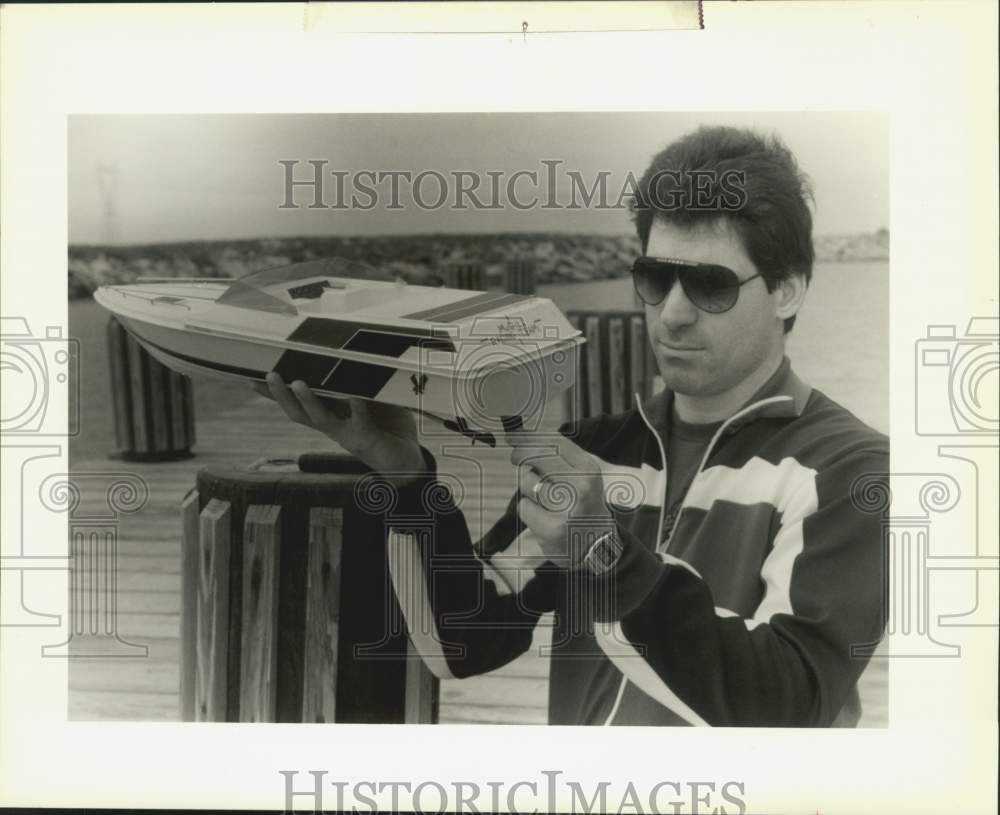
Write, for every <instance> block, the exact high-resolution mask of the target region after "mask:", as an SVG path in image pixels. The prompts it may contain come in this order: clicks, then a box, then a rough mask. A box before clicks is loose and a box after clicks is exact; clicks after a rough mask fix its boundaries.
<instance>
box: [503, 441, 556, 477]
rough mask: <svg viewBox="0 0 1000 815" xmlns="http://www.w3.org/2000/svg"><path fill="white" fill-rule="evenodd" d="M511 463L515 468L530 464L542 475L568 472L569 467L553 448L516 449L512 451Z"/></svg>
mask: <svg viewBox="0 0 1000 815" xmlns="http://www.w3.org/2000/svg"><path fill="white" fill-rule="evenodd" d="M510 463H511V464H513V465H514V466H515V467H519V466H521V465H522V464H530V465H531V466H532V467H534V468H535V470H537V471H538V472H539V473H541V474H542V475H551V474H553V473H564V472H566V470H567V469H568V468H567V465H566V462H565V461H563V460H562V459H561V458H560V457H559V456H557V455H556V453H555V450H553V449H552V447H551V446H547V447H515V448H514V449H513V450H511V451H510Z"/></svg>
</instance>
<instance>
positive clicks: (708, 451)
mask: <svg viewBox="0 0 1000 815" xmlns="http://www.w3.org/2000/svg"><path fill="white" fill-rule="evenodd" d="M633 397H634V398H635V406H636V408H637V409H638V411H639V415H640V416H641V417H642V421H643V422H644V423H645V425H646V427H647V428H648V430H649V432H650V433H652V434H653V438H655V439H656V446H657V447H658V448H659V450H660V465H661V466H662V467H663V497H662V500H661V501H660V520H659V522H658V523H657V525H656V538H657V540H656V541H655V545H654V549H653V551H654V552H656V553H657V554H659V553H660V552H666V550H667V547H668V546H669V545H670V541H671V540H672V539H673V537H674V531H675V530H676V529H677V522H678V521H679V520H680V518H681V515H682V514H683V512H684V508H685V506H686V505H687V497H688V495H689V494H690V492H691V485H693V484H694V482H695V481H696V480H697V479H698V476H699V475H701V473H702V470H704V469H705V465H706V464H707V463H708V459H709V456H711V455H712V452H713V450H714V449H715V445H716V444H718V442H719V439H720V438H722V434H723V433H725V432H726V429H727V428H729V426H730V425H732V423H733V422H735V421H736V420H737V419H740V418H742V417H744V416H746V415H748V414H750V413H753V412H754V411H755V410H758V409H759V408H761V407H763V406H764V405H770V404H777V403H778V402H789V401H792V397H791V396H770V397H768V398H767V399H760V400H758V401H756V402H753V403H752V404H749V405H746V406H745V407H743V408H741V409H740V410H738V411H736V413H734V414H733V415H732V416H730V417H729V418H728V419H726V420H725V421H724V422H723V423H722V424H721V425H719V429H718V430H716V431H715V433H714V434H713V436H712V438H711V440H710V441H709V442H708V446H707V447H706V448H705V453H704V455H702V457H701V462H700V463H699V464H698V470H697V471H696V472H695V474H694V477H693V478H692V479H691V485H689V486H688V489H687V492H685V493H684V498H682V499H681V505H680V507H679V508H678V510H677V515H676V516H674V520H673V522H672V523H671V524H670V531H669V532H668V533H667V535H666V537H664V538H663V540H662V541H660V539H659V538H660V532H661V530H662V529H663V518H664V513H665V512H666V509H667V450H666V446H665V445H664V444H663V439H662V438H660V434H659V433H658V432H657V430H656V428H654V427H653V424H652V422H650V421H649V418H648V417H647V416H646V411H645V410H643V408H642V400H641V399H640V398H639V394H638V393H634V394H633ZM627 684H628V677H626V676H625V674H622V681H621V685H619V686H618V693H617V695H616V696H615V702H614V704H613V705H612V706H611V712H610V713H609V714H608V717H607V718H606V719H605V720H604V726H605V727H607V726H608V725H610V724H611V722H612V720H613V719H614V718H615V715H616V714H617V713H618V708H619V707H620V706H621V702H622V698H623V697H624V696H625V686H626V685H627Z"/></svg>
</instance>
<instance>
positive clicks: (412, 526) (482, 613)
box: [386, 449, 555, 679]
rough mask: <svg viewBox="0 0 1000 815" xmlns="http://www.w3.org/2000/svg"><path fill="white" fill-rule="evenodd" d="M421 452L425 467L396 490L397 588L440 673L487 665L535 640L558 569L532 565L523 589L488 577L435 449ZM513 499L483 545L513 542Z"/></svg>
mask: <svg viewBox="0 0 1000 815" xmlns="http://www.w3.org/2000/svg"><path fill="white" fill-rule="evenodd" d="M423 454H424V460H425V463H426V464H427V467H428V472H427V475H426V476H424V477H422V478H420V479H418V480H416V481H414V482H411V483H410V484H407V485H406V486H404V487H401V488H399V489H398V490H396V502H395V506H394V507H393V508H392V511H391V514H390V515H389V516H388V518H387V521H386V526H387V535H386V544H387V546H388V562H389V575H390V578H391V581H392V586H393V590H394V591H395V594H396V598H397V600H398V601H399V606H400V608H401V609H402V612H403V616H404V618H405V620H406V627H407V630H408V632H409V635H410V639H411V641H412V642H413V645H414V647H415V648H416V649H417V651H418V653H419V654H420V656H421V657H422V658H423V660H424V662H425V663H426V664H427V665H428V667H429V668H430V669H431V670H432V671H433V672H434V673H435V674H436V675H437V676H438V677H440V678H442V679H452V678H461V677H467V676H472V675H474V674H479V673H485V672H487V671H491V670H494V669H496V668H499V667H500V666H502V665H504V664H506V663H508V662H510V661H511V660H513V659H515V658H516V657H518V656H520V655H521V654H523V653H524V652H525V651H527V650H528V648H529V647H530V646H531V639H532V633H533V631H534V627H535V624H536V623H537V622H538V618H539V617H540V616H541V614H543V613H545V612H546V611H551V610H552V609H553V607H554V602H553V599H552V598H553V595H554V585H555V584H554V580H555V574H554V572H553V571H552V570H545V569H542V570H539V572H538V573H537V574H536V573H534V572H532V576H531V577H530V579H528V580H527V582H526V583H525V584H524V585H523V586H520V587H519V590H518V591H510V590H509V589H507V587H506V585H505V584H504V581H503V580H502V579H500V578H499V577H497V576H494V577H493V578H488V577H487V574H488V573H489V574H492V570H491V569H490V568H489V566H488V564H487V562H486V561H484V560H482V559H480V557H479V556H478V555H477V553H476V551H475V549H474V547H473V545H472V541H471V539H470V536H469V529H468V525H467V524H466V521H465V518H464V516H463V515H462V513H461V511H460V510H459V509H458V508H456V507H455V504H454V501H453V498H452V496H451V493H450V490H449V489H448V487H447V485H446V484H444V483H443V482H442V481H439V480H438V479H437V477H436V475H437V465H436V462H435V460H434V457H433V456H432V455H431V454H430V453H429V452H428V451H427V450H426V449H425V450H423ZM515 506H516V501H515V500H512V501H511V504H510V506H508V509H507V512H506V513H505V515H504V516H503V517H502V518H501V519H500V520H499V521H497V523H496V524H495V525H494V526H493V528H492V529H491V530H490V532H489V533H488V534H487V536H486V538H485V539H484V541H482V542H481V543H480V546H482V545H483V544H484V543H488V544H489V546H488V548H489V549H501V548H503V547H504V546H506V545H507V544H509V542H510V540H507V539H508V538H510V539H511V540H512V537H511V536H512V535H516V531H517V530H518V528H519V523H520V522H519V520H518V519H517V518H516V513H515V511H514V507H515ZM501 538H503V539H504V540H500V539H501ZM498 583H499V584H500V587H501V588H502V589H504V592H502V591H501V590H500V589H498Z"/></svg>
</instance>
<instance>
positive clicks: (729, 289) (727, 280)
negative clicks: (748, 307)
mask: <svg viewBox="0 0 1000 815" xmlns="http://www.w3.org/2000/svg"><path fill="white" fill-rule="evenodd" d="M758 277H760V273H759V272H758V273H757V274H755V275H754V276H753V277H748V278H747V279H746V280H740V279H739V278H738V277H737V276H736V272H734V271H733V270H732V269H730V268H728V267H726V266H719V265H717V264H715V263H695V262H694V261H690V260H676V259H674V258H651V257H640V258H636V260H635V263H633V264H632V281H633V283H635V290H636V293H637V294H638V295H639V297H640V298H641V299H642V302H644V303H646V304H647V305H650V306H658V305H659V304H660V303H662V302H663V301H664V299H665V298H666V296H667V295H668V294H670V290H671V289H672V288H673V287H674V282H675V281H677V280H680V282H681V288H682V289H683V290H684V294H685V295H686V296H687V299H688V300H690V301H691V303H692V305H694V306H695V307H696V308H699V309H701V310H702V311H707V312H708V313H709V314H722V313H723V312H726V311H729V309H731V308H732V307H733V306H735V305H736V301H737V300H739V299H740V289H741V288H742V287H743V284H744V283H749V282H750V281H751V280H753V279H754V278H758Z"/></svg>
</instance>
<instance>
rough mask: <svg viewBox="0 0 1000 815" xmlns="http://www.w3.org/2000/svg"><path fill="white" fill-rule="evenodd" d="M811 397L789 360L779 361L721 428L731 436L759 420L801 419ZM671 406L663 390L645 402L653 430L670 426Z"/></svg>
mask: <svg viewBox="0 0 1000 815" xmlns="http://www.w3.org/2000/svg"><path fill="white" fill-rule="evenodd" d="M811 394H812V388H811V387H809V385H807V384H806V383H805V382H803V381H802V380H801V379H799V377H798V376H796V374H795V372H794V371H793V370H792V363H791V360H789V359H788V357H787V356H786V357H784V358H783V359H782V360H781V365H779V366H778V370H776V371H775V372H774V373H773V374H772V375H771V377H770V378H769V379H768V380H767V381H766V382H765V383H764V384H763V385H761V387H760V388H758V390H757V392H756V393H755V394H754V395H753V396H752V397H750V399H748V400H747V401H746V403H744V404H743V405H742V406H741V407H740V408H739V410H737V411H735V412H734V413H733V414H732V416H730V417H728V418H727V419H726V420H725V421H724V422H723V425H725V426H726V431H727V432H729V433H732V432H735V431H736V430H738V429H739V428H740V427H743V426H744V425H746V424H749V423H750V422H752V421H753V420H754V419H758V418H794V417H796V416H801V415H802V411H803V410H805V407H806V402H808V401H809V397H810V395H811ZM673 403H674V394H673V391H670V390H662V391H660V392H659V393H657V394H654V395H653V396H651V397H649V398H648V399H646V400H645V401H644V402H643V409H644V410H645V412H646V415H647V416H648V417H649V418H650V420H651V421H652V422H653V424H654V426H655V427H658V428H661V429H665V428H666V427H668V424H669V419H670V415H671V409H672V407H673Z"/></svg>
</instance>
